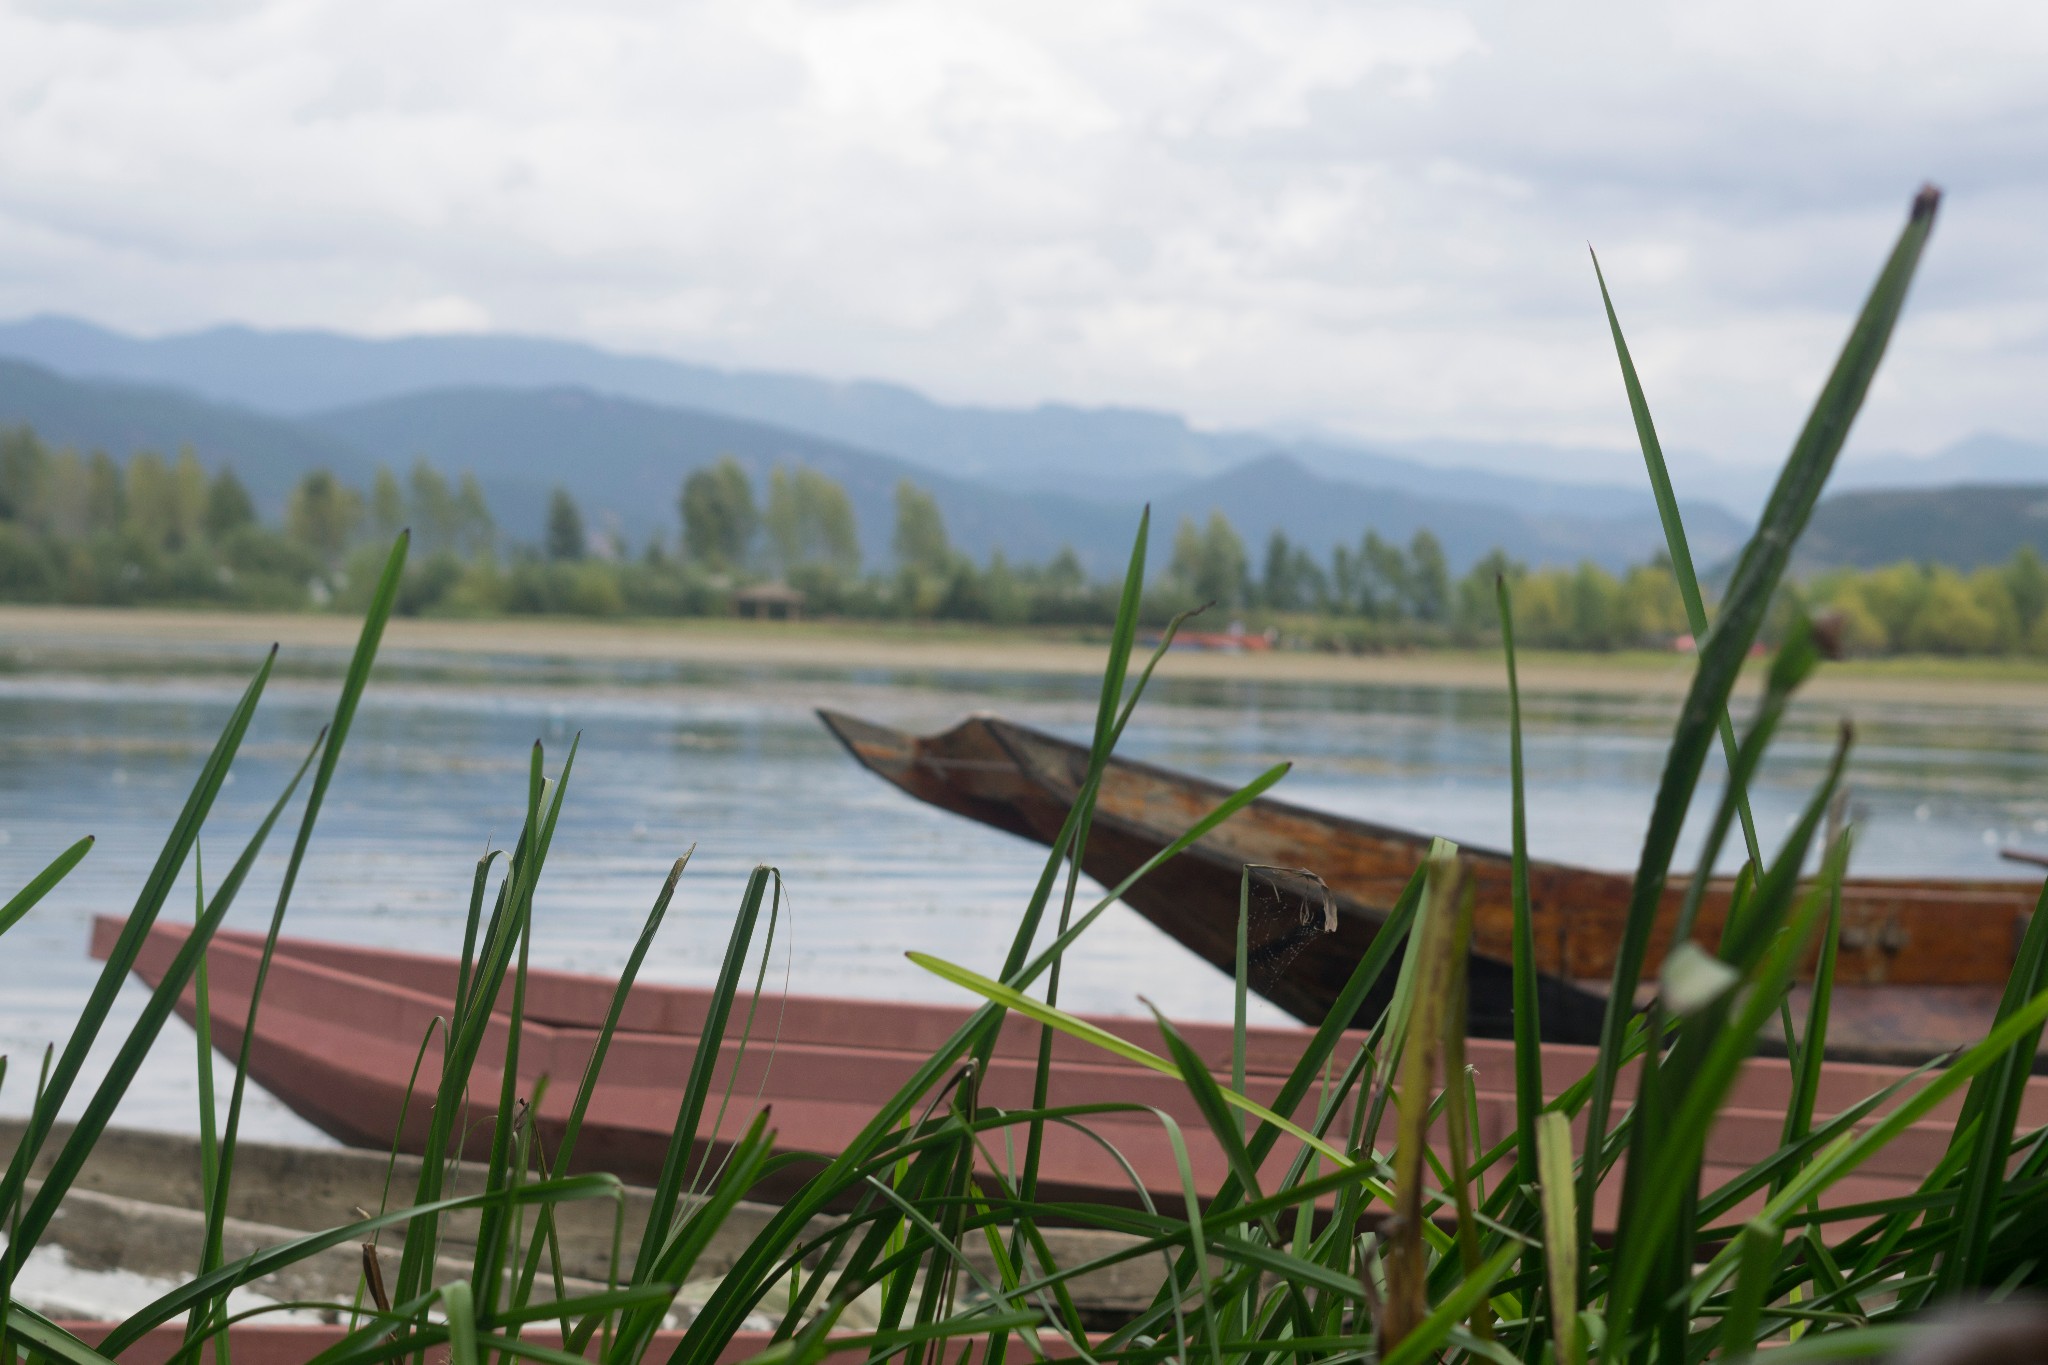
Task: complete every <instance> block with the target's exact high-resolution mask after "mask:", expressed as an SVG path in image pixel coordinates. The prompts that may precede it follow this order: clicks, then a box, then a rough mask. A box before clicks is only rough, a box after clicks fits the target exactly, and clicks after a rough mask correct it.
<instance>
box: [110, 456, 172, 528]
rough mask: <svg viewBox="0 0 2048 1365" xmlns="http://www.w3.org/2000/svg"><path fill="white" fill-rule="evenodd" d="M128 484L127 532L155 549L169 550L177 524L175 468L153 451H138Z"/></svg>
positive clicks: (129, 471) (129, 465)
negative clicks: (173, 475)
mask: <svg viewBox="0 0 2048 1365" xmlns="http://www.w3.org/2000/svg"><path fill="white" fill-rule="evenodd" d="M127 485H128V497H127V505H128V517H127V520H126V521H125V522H124V523H123V526H124V529H126V530H127V532H128V533H129V534H130V535H132V536H134V537H135V538H136V539H137V540H139V541H141V542H142V543H143V544H144V545H147V546H149V547H150V548H151V549H153V550H162V549H164V548H166V547H168V546H169V545H170V543H171V539H172V536H173V534H174V533H175V529H176V521H177V510H176V504H175V498H174V496H173V494H172V491H171V467H170V466H169V465H168V464H166V463H164V457H163V456H161V455H159V454H157V453H156V452H155V451H153V450H141V451H137V452H136V453H135V454H134V455H133V456H131V457H130V458H129V460H128V479H127Z"/></svg>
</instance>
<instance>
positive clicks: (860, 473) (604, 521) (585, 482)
mask: <svg viewBox="0 0 2048 1365" xmlns="http://www.w3.org/2000/svg"><path fill="white" fill-rule="evenodd" d="M20 422H26V423H28V424H30V425H32V426H34V427H35V428H36V429H37V431H39V432H40V433H42V435H43V436H44V437H45V439H47V440H49V441H51V442H53V443H55V444H59V445H71V446H76V447H79V448H82V449H91V448H100V449H106V450H108V451H110V452H112V453H114V454H117V455H121V456H126V455H128V454H130V453H132V452H133V451H135V450H137V449H145V448H147V449H155V450H159V451H164V452H170V451H174V450H176V449H177V448H179V447H180V446H183V445H187V444H189V445H191V446H192V447H193V448H194V449H195V450H196V451H197V452H198V453H199V455H200V457H201V459H202V460H203V461H205V462H206V463H207V464H208V465H209V466H217V465H219V464H220V463H222V462H223V461H226V462H231V463H233V464H234V466H235V468H236V469H237V471H238V472H239V473H240V474H241V475H242V477H243V478H244V480H245V481H246V482H247V483H248V484H249V485H250V487H251V489H252V491H254V492H255V493H256V494H257V498H258V502H259V504H260V505H261V506H263V507H264V509H265V510H266V512H269V513H270V514H272V515H274V514H275V513H276V512H277V511H278V510H279V509H280V508H281V507H282V505H283V501H284V497H285V494H286V492H287V491H288V490H289V488H290V486H291V484H292V483H293V482H295V481H296V480H297V479H298V478H300V477H301V476H302V475H303V474H304V473H305V472H306V471H307V470H309V469H311V468H314V467H316V466H320V465H325V466H328V467H331V468H333V469H334V470H335V471H336V472H337V473H340V474H341V475H343V476H344V477H345V478H347V479H349V480H350V481H352V482H355V483H357V484H359V485H361V484H365V483H367V481H368V478H369V476H370V474H371V472H372V471H373V470H374V468H375V466H376V465H377V464H379V463H383V464H388V465H390V466H392V467H393V468H394V469H399V470H403V469H404V468H405V467H407V466H409V465H410V464H411V463H412V461H413V460H414V459H416V458H419V457H422V456H424V457H426V458H428V459H431V460H432V461H433V462H434V463H435V464H436V465H438V466H439V467H441V468H442V469H444V470H446V471H448V472H450V473H454V472H457V471H462V470H470V471H473V472H475V473H476V475H477V476H478V478H479V480H480V481H481V482H482V484H483V487H484V491H485V494H486V495H487V496H488V498H489V499H490V502H491V506H492V509H493V511H494V512H495V513H496V515H497V517H498V521H499V524H500V526H501V527H503V528H504V530H505V531H506V533H507V534H508V535H510V536H512V537H513V538H514V539H517V540H522V541H529V542H530V541H533V540H537V539H538V538H539V534H540V528H541V523H542V516H543V509H544V506H545V503H546V499H547V496H548V493H549V491H550V490H551V489H552V488H553V487H554V486H556V485H557V484H560V485H562V486H564V487H567V488H569V489H570V490H572V491H573V492H574V494H575V495H576V497H577V498H578V500H579V501H580V502H581V503H582V505H583V507H584V510H585V512H586V514H587V516H588V517H589V518H590V520H591V521H592V522H593V523H594V524H596V525H597V526H600V527H606V526H609V527H614V528H616V529H617V530H618V531H620V532H621V533H622V534H623V535H624V536H625V537H626V539H627V541H628V543H629V544H632V545H638V544H640V543H642V542H644V540H645V539H646V538H647V537H648V536H650V535H654V534H662V535H666V536H669V537H670V538H671V539H672V538H673V536H674V533H675V530H676V526H677V513H676V496H677V491H678V489H679V487H680V485H681V483H682V480H683V479H684V478H685V477H686V476H687V475H688V474H689V472H690V471H692V470H694V469H697V468H699V467H701V466H703V465H704V464H706V463H708V462H710V461H712V460H715V459H717V458H718V457H719V456H721V455H726V454H730V455H732V456H734V457H735V458H737V459H738V460H740V462H741V463H742V464H744V465H746V466H747V468H748V469H749V471H750V472H751V473H752V474H753V476H754V480H755V483H756V487H757V489H761V490H765V486H766V483H767V479H768V476H769V473H770V471H771V470H772V469H773V468H774V467H775V466H777V465H792V466H793V465H808V466H810V467H813V468H816V469H818V470H820V471H822V472H824V473H826V474H828V475H830V476H831V477H833V478H834V479H837V480H839V481H840V482H841V483H842V484H844V485H845V486H846V488H847V491H848V494H849V496H850V497H851V499H852V501H853V504H854V509H855V513H856V515H857V517H858V519H859V523H860V531H861V538H862V543H863V545H864V546H865V547H866V550H867V553H868V558H869V560H870V562H871V563H874V564H877V565H879V564H881V563H882V562H883V561H884V560H885V559H886V556H887V553H888V545H889V539H890V532H891V529H892V526H893V517H894V494H895V487H896V484H897V483H898V481H900V480H902V479H906V478H908V479H911V480H912V481H914V482H916V483H919V484H921V485H923V486H925V487H927V488H929V489H931V490H932V492H933V494H934V496H935V497H936V498H937V500H938V502H939V506H940V508H941V510H942V511H943V512H944V514H945V518H946V523H947V526H948V529H949V530H950V532H951V533H952V535H953V538H954V540H955V542H956V543H957V544H958V545H959V546H960V547H961V548H962V549H963V550H966V551H967V552H969V553H971V554H973V555H975V556H976V557H978V558H979V557H984V556H986V555H987V554H989V553H990V552H991V551H993V550H994V549H996V548H1001V549H1002V550H1003V551H1004V552H1005V553H1007V554H1009V555H1010V556H1011V557H1012V558H1013V559H1023V560H1040V559H1044V558H1046V557H1048V556H1050V555H1052V554H1054V553H1057V552H1058V550H1059V549H1060V548H1061V547H1062V546H1063V545H1072V546H1073V547H1074V549H1075V550H1076V551H1077V552H1078V553H1079V554H1080V555H1081V557H1082V559H1083V561H1084V562H1085V563H1086V564H1087V565H1088V566H1089V567H1090V569H1091V570H1093V571H1094V572H1096V573H1102V574H1106V573H1110V572H1113V571H1114V569H1115V568H1116V567H1117V566H1118V565H1120V564H1121V563H1122V560H1123V557H1124V555H1125V554H1126V553H1128V546H1129V544H1130V536H1131V533H1132V531H1133V529H1134V528H1135V526H1136V524H1137V518H1138V513H1139V509H1140V506H1141V502H1140V500H1139V499H1137V498H1135V497H1132V498H1120V497H1080V496H1076V495H1072V494H1063V493H1056V492H1048V491H1043V490H1038V491H1024V490H1017V489H1009V488H1000V487H996V486H994V485H991V484H989V483H986V482H982V481H979V480H975V479H969V478H961V477H955V476H951V475H946V474H941V473H937V472H934V471H933V470H931V469H929V468H926V467H924V466H922V465H919V464H916V463H914V462H912V461H909V460H905V459H901V458H899V457H896V456H893V455H889V454H883V453H878V452H875V451H870V450H863V449H860V448H859V447H856V446H852V445H848V444H845V443H843V442H837V441H833V440H829V439H826V438H823V437H819V436H816V435H812V434H810V433H807V432H801V431H794V430H790V429H788V428H783V427H776V426H772V425H769V424H767V423H762V422H753V421H747V420H744V419H739V418H734V417H730V416H726V415H723V414H718V413H708V412H702V411H695V410H691V409H687V408H677V407H672V406H665V405H662V404H656V403H649V402H644V401H640V400H635V399H629V398H622V397H618V396H616V395H609V394H601V393H594V392H592V391H590V390H587V389H577V388H562V387H553V388H523V389H522V388H506V387H474V388H444V389H433V390H428V391H425V392H419V393H412V394H407V395H403V396H400V397H395V398H388V399H382V400H378V401H375V402H370V403H362V404H355V405H352V406H348V407H343V408H337V409H331V410H327V411H323V412H319V413H315V414H312V415H309V416H303V417H297V418H285V417H277V416H273V415H269V414H265V413H258V412H253V411H250V410H247V409H244V408H237V407H233V406H230V405H228V404H225V403H220V402H214V401H209V400H205V399H201V398H197V397H194V396H193V395H191V394H189V393H186V392H182V391H180V390H177V389H173V388H166V387H161V386H150V385H141V384H135V383H128V382H110V381H104V380H83V379H72V378H66V377H63V376H61V375H58V374H56V373H54V372H52V371H50V370H47V369H43V368H41V367H38V366H32V365H25V364H19V363H14V362H4V361H0V424H14V423H20ZM1162 483H1166V484H1167V486H1165V487H1163V488H1162V489H1161V490H1160V492H1159V494H1158V496H1156V497H1155V498H1154V499H1153V500H1152V501H1153V504H1154V507H1155V513H1156V515H1155V521H1154V524H1155V527H1156V528H1157V529H1156V532H1155V536H1154V541H1153V543H1154V546H1155V559H1163V558H1164V556H1165V554H1166V553H1167V552H1168V548H1169V547H1170V545H1171V540H1172V531H1173V529H1174V527H1175V526H1176V525H1177V524H1178V522H1179V520H1180V518H1181V517H1183V516H1187V517H1193V518H1194V519H1196V520H1198V521H1200V520H1205V519H1206V518H1207V517H1208V515H1209V514H1210V512H1211V511H1216V510H1220V511H1222V512H1224V513H1225V514H1226V515H1227V516H1229V517H1230V519H1231V521H1232V522H1233V524H1234V525H1236V526H1237V527H1238V529H1239V531H1240V532H1241V533H1242V534H1243V535H1244V537H1245V539H1246V540H1247V542H1249V544H1250V548H1251V550H1252V553H1253V554H1254V555H1255V556H1256V555H1257V554H1258V552H1259V550H1260V548H1261V547H1262V546H1263V544H1264V542H1265V539H1266V538H1267V536H1268V535H1270V534H1271V532H1272V531H1274V530H1275V529H1278V530H1281V531H1283V532H1285V533H1286V534H1287V536H1288V537H1289V539H1291V540H1293V541H1295V542H1296V543H1298V544H1303V545H1306V546H1309V547H1311V548H1312V549H1314V550H1316V551H1318V552H1327V551H1328V550H1329V549H1330V548H1331V547H1333V546H1335V545H1337V544H1340V543H1342V544H1356V543H1357V542H1358V540H1359V538H1360V537H1361V536H1363V534H1364V533H1365V531H1367V530H1368V529H1370V530H1375V531H1378V532H1379V533H1380V534H1381V535H1383V536H1387V537H1389V538H1393V539H1397V540H1402V541H1405V540H1407V539H1408V538H1409V537H1411V536H1412V535H1413V534H1414V532H1415V531H1416V530H1418V529H1421V528H1424V527H1427V528H1428V529H1430V530H1432V531H1433V532H1435V533H1436V534H1437V536H1438V537H1439V538H1440V539H1441V540H1442V541H1443V542H1444V545H1445V548H1446V551H1447V553H1448V555H1449V558H1450V560H1451V562H1452V564H1453V566H1454V567H1460V568H1462V567H1464V566H1465V565H1467V564H1469V563H1470V562H1471V561H1472V560H1474V559H1476V558H1478V557H1479V556H1480V555H1483V554H1484V553H1486V552H1487V551H1488V550H1491V549H1493V548H1495V547H1496V546H1498V547H1500V548H1502V549H1505V550H1506V551H1507V552H1508V553H1509V554H1511V555H1513V556H1514V557H1516V558H1517V559H1521V560H1523V561H1525V562H1528V563H1532V564H1541V563H1558V562H1574V561H1576V560H1579V559H1581V558H1589V559H1592V560H1595V561H1596V562H1598V563H1601V564H1604V565H1606V566H1608V567H1610V568H1619V567H1622V566H1624V565H1626V564H1629V563H1634V562H1640V561H1641V560H1642V559H1644V558H1647V557H1648V556H1649V555H1651V554H1653V553H1655V552H1656V550H1657V548H1658V546H1659V545H1660V544H1661V537H1660V533H1659V531H1658V527H1657V523H1656V520H1655V518H1654V517H1652V516H1642V515H1621V516H1598V515H1590V514H1584V515H1574V514H1566V513H1562V512H1551V513H1547V514H1544V515H1541V516H1535V515H1528V514H1525V513H1522V512H1520V511H1516V510H1514V509H1512V508H1507V507H1503V506H1499V505H1496V504H1491V503H1483V502H1468V501H1464V500H1461V499H1460V498H1457V497H1453V496H1450V495H1449V494H1448V492H1447V491H1446V490H1448V489H1449V488H1451V487H1454V486H1455V481H1454V480H1444V479H1438V480H1436V481H1435V484H1434V487H1435V489H1436V492H1435V494H1434V495H1429V494H1423V493H1417V492H1412V491H1409V490H1407V489H1403V488H1399V487H1388V486H1379V487H1374V486H1369V485H1365V484H1360V483H1356V482H1352V481H1348V480H1343V479H1337V478H1332V477H1330V476H1329V475H1327V474H1324V473H1321V472H1319V471H1317V470H1314V469H1311V468H1309V467H1308V466H1307V465H1306V464H1304V463H1303V462H1302V461H1301V460H1300V459H1299V458H1298V457H1297V456H1294V455H1290V454H1268V455H1264V456H1260V457H1257V458H1254V459H1250V460H1246V461H1244V462H1242V463H1240V464H1238V465H1236V466H1234V467H1232V468H1229V469H1226V470H1224V471H1223V472H1221V473H1218V474H1215V475H1211V476H1208V477H1206V478H1197V479H1180V480H1174V481H1171V482H1168V481H1165V480H1162ZM1710 513H1711V509H1710ZM1741 530H1742V528H1741V526H1740V523H1738V522H1737V521H1735V519H1734V518H1732V517H1730V516H1728V515H1727V514H1725V513H1721V514H1718V516H1716V515H1712V514H1707V515H1702V514H1697V513H1696V514H1695V515H1694V517H1693V525H1692V533H1693V535H1694V537H1695V540H1696V543H1697V544H1698V545H1699V547H1700V553H1701V555H1702V557H1703V558H1708V559H1711V558H1712V557H1715V556H1717V555H1719V554H1722V553H1725V551H1726V549H1727V548H1728V547H1731V546H1732V545H1733V543H1734V542H1735V539H1736V538H1737V537H1738V536H1739V535H1740V533H1741Z"/></svg>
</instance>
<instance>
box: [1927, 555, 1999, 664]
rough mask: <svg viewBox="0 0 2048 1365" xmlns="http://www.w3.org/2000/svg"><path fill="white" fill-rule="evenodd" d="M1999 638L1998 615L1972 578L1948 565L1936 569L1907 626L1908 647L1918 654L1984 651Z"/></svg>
mask: <svg viewBox="0 0 2048 1365" xmlns="http://www.w3.org/2000/svg"><path fill="white" fill-rule="evenodd" d="M1997 642H1998V618H1997V616H1996V615H1994V614H1993V613H1992V612H1991V611H1989V610H1987V609H1986V608H1985V606H1984V604H1983V603H1982V602H1980V601H1979V600H1978V599H1977V596H1976V595H1975V594H1974V593H1972V592H1971V591H1970V584H1969V582H1968V581H1967V580H1966V579H1964V577H1963V576H1962V575H1961V574H1959V573H1957V572H1956V571H1955V570H1954V569H1951V568H1948V567H1946V566H1943V567H1939V568H1936V569H1934V570H1933V571H1932V572H1931V573H1930V574H1929V575H1928V579H1927V588H1926V593H1925V595H1924V596H1923V597H1922V598H1921V600H1920V605H1919V608H1918V609H1917V610H1916V611H1915V612H1914V613H1913V619H1912V621H1911V622H1910V623H1909V624H1908V625H1907V627H1906V639H1905V646H1906V648H1907V649H1909V650H1911V651H1913V652H1914V653H1915V654H1984V653H1988V652H1990V650H1991V649H1992V648H1993V647H1995V646H1996V644H1997Z"/></svg>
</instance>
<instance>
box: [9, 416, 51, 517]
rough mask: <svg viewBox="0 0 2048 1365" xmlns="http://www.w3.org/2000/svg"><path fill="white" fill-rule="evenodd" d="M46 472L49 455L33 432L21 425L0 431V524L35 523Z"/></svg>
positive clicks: (38, 512) (40, 509) (40, 511)
mask: <svg viewBox="0 0 2048 1365" xmlns="http://www.w3.org/2000/svg"><path fill="white" fill-rule="evenodd" d="M49 473H50V455H49V452H48V451H47V450H45V449H44V448H43V443H42V442H41V441H40V440H38V439H37V437H36V434H35V432H34V431H33V430H31V429H30V428H28V427H26V426H21V427H15V428H13V429H11V430H9V431H5V432H0V521H12V522H17V523H19V524H21V525H24V526H29V525H35V524H38V523H39V522H40V521H41V520H42V515H43V492H44V484H45V482H46V481H47V480H48V478H49Z"/></svg>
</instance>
